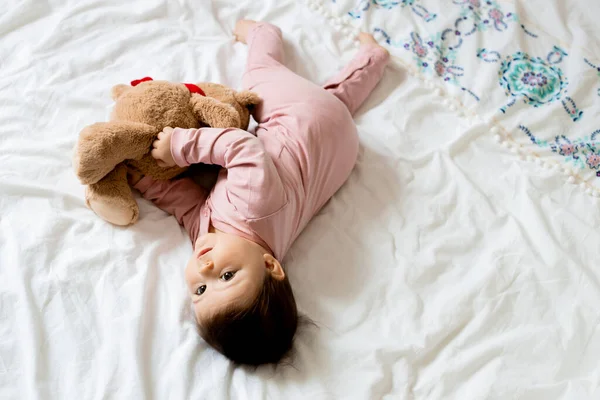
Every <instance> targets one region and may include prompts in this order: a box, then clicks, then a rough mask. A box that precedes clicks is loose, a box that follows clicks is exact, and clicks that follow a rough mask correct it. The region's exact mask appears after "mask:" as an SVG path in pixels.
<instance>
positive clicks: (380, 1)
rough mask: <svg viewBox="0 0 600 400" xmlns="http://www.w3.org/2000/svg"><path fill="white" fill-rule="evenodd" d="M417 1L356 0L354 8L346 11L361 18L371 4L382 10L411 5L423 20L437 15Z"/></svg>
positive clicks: (431, 18)
mask: <svg viewBox="0 0 600 400" xmlns="http://www.w3.org/2000/svg"><path fill="white" fill-rule="evenodd" d="M419 1H420V0H396V1H394V0H358V3H357V4H356V6H355V7H354V9H353V10H351V11H350V12H348V15H350V16H351V17H352V18H355V19H359V18H362V16H363V14H364V13H365V12H367V11H368V10H369V8H371V5H373V6H375V7H378V8H382V9H384V10H391V9H392V8H394V7H396V6H400V7H402V8H404V7H406V6H409V7H411V10H412V11H413V12H414V13H415V14H416V15H418V16H419V17H421V18H423V19H424V20H425V22H429V21H433V20H434V19H435V18H436V17H437V14H435V13H432V12H429V11H428V10H427V9H426V8H425V7H423V6H422V5H420V4H417V2H419Z"/></svg>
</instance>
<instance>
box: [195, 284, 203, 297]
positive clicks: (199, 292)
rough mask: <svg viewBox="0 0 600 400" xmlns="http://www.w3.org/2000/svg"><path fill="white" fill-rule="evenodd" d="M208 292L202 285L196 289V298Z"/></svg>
mask: <svg viewBox="0 0 600 400" xmlns="http://www.w3.org/2000/svg"><path fill="white" fill-rule="evenodd" d="M204 292H206V285H202V286H199V287H198V289H196V292H195V294H196V296H200V295H201V294H202V293H204Z"/></svg>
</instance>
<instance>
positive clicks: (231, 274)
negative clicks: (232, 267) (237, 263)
mask: <svg viewBox="0 0 600 400" xmlns="http://www.w3.org/2000/svg"><path fill="white" fill-rule="evenodd" d="M234 276H235V271H233V272H232V271H227V272H225V273H224V274H223V275H221V280H223V281H228V280H230V279H231V278H233V277H234Z"/></svg>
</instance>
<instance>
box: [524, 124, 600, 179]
mask: <svg viewBox="0 0 600 400" xmlns="http://www.w3.org/2000/svg"><path fill="white" fill-rule="evenodd" d="M519 128H520V129H521V131H523V133H525V134H526V135H527V136H528V137H529V139H530V140H531V142H532V143H533V144H535V145H537V146H539V147H540V148H549V149H550V150H551V151H552V152H553V153H556V154H559V155H561V156H563V157H564V161H565V162H567V163H570V164H572V165H573V166H575V167H577V168H578V169H580V170H584V169H586V168H587V169H591V170H594V171H596V176H597V177H600V141H599V140H598V139H599V136H600V129H598V130H595V131H594V132H592V133H591V134H590V135H589V136H585V137H582V138H580V139H575V140H570V139H569V138H567V137H566V136H565V135H557V136H556V137H555V138H554V141H552V142H549V141H546V140H540V139H539V138H537V137H536V136H534V134H533V133H532V132H531V130H530V129H529V128H527V127H526V126H524V125H519Z"/></svg>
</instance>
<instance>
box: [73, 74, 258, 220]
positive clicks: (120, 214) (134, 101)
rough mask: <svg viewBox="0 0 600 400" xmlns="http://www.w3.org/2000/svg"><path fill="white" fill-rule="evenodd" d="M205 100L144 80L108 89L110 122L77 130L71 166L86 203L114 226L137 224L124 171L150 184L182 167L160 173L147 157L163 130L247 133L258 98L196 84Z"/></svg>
mask: <svg viewBox="0 0 600 400" xmlns="http://www.w3.org/2000/svg"><path fill="white" fill-rule="evenodd" d="M198 86H199V87H200V88H201V89H202V90H203V91H204V93H206V97H205V96H201V95H199V94H192V93H190V91H189V90H188V89H187V88H186V87H185V86H184V85H183V84H177V83H171V82H167V81H147V82H142V83H140V84H138V85H137V86H135V87H134V86H127V85H117V86H115V87H113V89H112V96H113V99H114V100H115V106H114V108H113V112H112V114H111V118H110V122H99V123H96V124H93V125H90V126H88V127H86V128H84V129H83V130H82V131H81V134H80V136H79V140H78V142H77V146H76V148H75V155H74V158H73V167H74V169H75V172H76V174H77V176H78V178H79V180H80V181H81V183H83V184H84V185H88V186H87V188H86V202H87V204H88V206H89V207H90V208H91V209H92V210H93V211H94V212H95V213H96V214H98V215H99V216H100V217H102V218H103V219H105V220H106V221H108V222H110V223H112V224H115V225H123V226H124V225H130V224H133V223H135V222H136V221H137V218H138V215H139V209H138V205H137V203H136V201H135V199H134V197H133V194H132V192H131V189H130V187H129V185H128V184H127V166H129V167H133V168H135V169H137V170H138V171H140V172H141V173H142V174H144V175H148V176H150V177H152V178H153V179H159V180H161V179H172V178H174V177H176V176H177V175H179V174H181V173H182V172H184V171H185V168H180V167H171V168H162V167H159V166H158V164H157V163H156V160H154V158H152V156H151V155H150V150H151V146H152V142H153V141H154V140H156V137H157V135H158V133H159V132H161V131H162V130H163V128H164V127H167V126H170V127H178V128H186V129H187V128H200V127H202V126H211V127H213V128H241V129H247V128H248V124H249V121H250V111H249V108H251V107H252V106H254V105H256V104H258V103H259V101H260V99H259V98H258V96H257V95H256V94H254V93H252V92H248V91H243V92H235V91H234V90H232V89H230V88H228V87H226V86H223V85H219V84H215V83H199V84H198Z"/></svg>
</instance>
